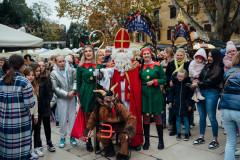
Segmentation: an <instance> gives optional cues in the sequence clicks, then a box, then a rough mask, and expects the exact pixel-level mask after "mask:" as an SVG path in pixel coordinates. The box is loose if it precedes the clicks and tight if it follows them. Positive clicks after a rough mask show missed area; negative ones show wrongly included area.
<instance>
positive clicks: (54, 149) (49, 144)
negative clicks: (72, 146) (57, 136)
mask: <svg viewBox="0 0 240 160" xmlns="http://www.w3.org/2000/svg"><path fill="white" fill-rule="evenodd" d="M47 149H48V151H49V152H55V151H56V148H55V147H54V146H53V144H52V141H49V142H48V143H47Z"/></svg>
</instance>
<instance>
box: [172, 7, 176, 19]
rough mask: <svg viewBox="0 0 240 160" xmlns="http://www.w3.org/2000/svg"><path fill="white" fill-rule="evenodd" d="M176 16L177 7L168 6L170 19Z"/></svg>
mask: <svg viewBox="0 0 240 160" xmlns="http://www.w3.org/2000/svg"><path fill="white" fill-rule="evenodd" d="M176 16H177V9H176V7H171V8H170V19H172V18H176Z"/></svg>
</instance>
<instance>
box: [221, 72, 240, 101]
mask: <svg viewBox="0 0 240 160" xmlns="http://www.w3.org/2000/svg"><path fill="white" fill-rule="evenodd" d="M238 72H240V69H239V70H237V71H235V72H234V73H232V74H231V75H230V76H229V77H228V78H227V80H226V82H225V84H224V86H223V91H222V94H221V97H222V95H223V93H224V89H225V87H226V85H227V82H228V80H229V79H230V78H231V77H232V76H233V75H234V74H236V73H238Z"/></svg>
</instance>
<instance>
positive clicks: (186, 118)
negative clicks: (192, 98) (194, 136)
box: [176, 116, 189, 134]
mask: <svg viewBox="0 0 240 160" xmlns="http://www.w3.org/2000/svg"><path fill="white" fill-rule="evenodd" d="M181 119H183V121H184V125H185V134H188V133H189V120H188V116H177V120H176V124H177V133H180V134H181Z"/></svg>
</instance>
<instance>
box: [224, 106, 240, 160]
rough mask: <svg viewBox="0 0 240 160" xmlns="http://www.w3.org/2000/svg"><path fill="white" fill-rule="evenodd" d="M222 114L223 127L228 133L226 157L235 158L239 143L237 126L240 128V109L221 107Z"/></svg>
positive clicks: (226, 159) (228, 159) (231, 159)
mask: <svg viewBox="0 0 240 160" xmlns="http://www.w3.org/2000/svg"><path fill="white" fill-rule="evenodd" d="M220 115H221V119H222V123H223V127H224V129H225V131H226V134H227V142H226V146H225V157H224V159H225V160H235V149H236V145H237V127H238V128H240V111H235V110H229V109H221V110H220ZM239 159H240V158H239Z"/></svg>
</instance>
